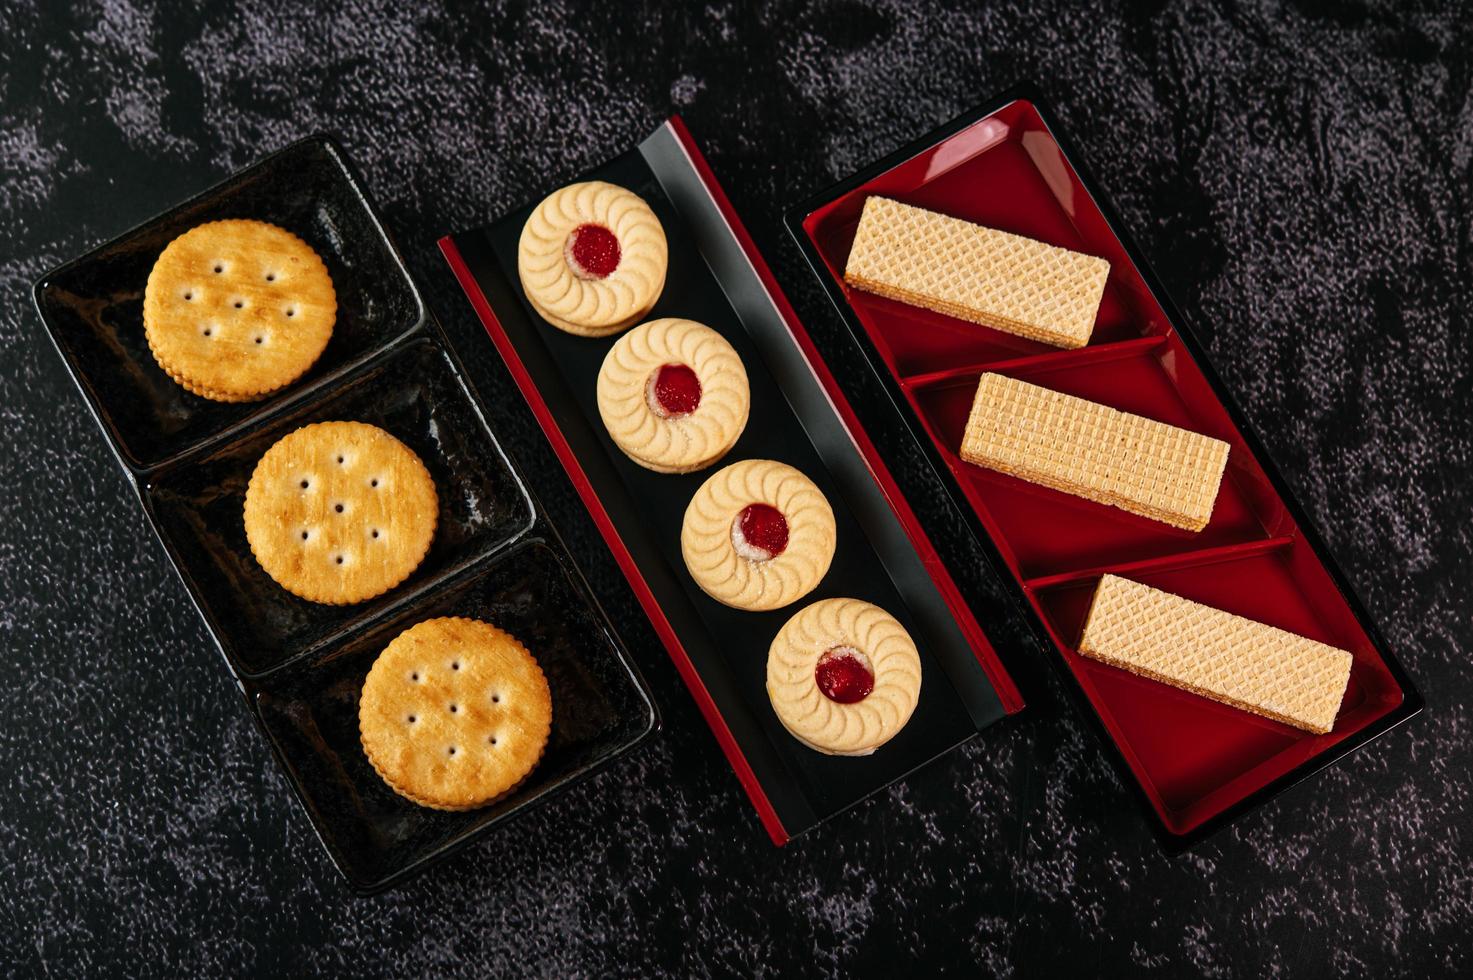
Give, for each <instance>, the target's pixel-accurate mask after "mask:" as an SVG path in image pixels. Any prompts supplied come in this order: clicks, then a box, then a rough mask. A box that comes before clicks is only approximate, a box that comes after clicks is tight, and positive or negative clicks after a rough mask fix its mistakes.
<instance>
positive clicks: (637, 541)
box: [455, 151, 1004, 836]
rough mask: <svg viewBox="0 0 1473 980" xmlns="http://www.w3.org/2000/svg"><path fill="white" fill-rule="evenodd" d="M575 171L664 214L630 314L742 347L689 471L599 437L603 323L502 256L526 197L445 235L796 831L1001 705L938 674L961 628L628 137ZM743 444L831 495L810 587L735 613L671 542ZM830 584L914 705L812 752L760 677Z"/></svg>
mask: <svg viewBox="0 0 1473 980" xmlns="http://www.w3.org/2000/svg"><path fill="white" fill-rule="evenodd" d="M577 179H579V180H607V181H610V182H612V183H615V184H618V185H620V186H623V187H627V188H629V189H630V190H633V191H634V192H635V193H637V194H639V195H640V197H642V198H643V199H644V200H645V201H646V202H647V203H648V204H649V205H650V207H651V208H652V209H653V210H654V212H655V214H656V215H657V216H658V217H659V219H660V221H661V224H662V225H663V226H664V229H665V234H666V237H667V240H668V243H669V269H668V272H667V275H666V283H665V288H664V291H663V292H662V294H661V296H660V298H659V301H658V302H657V303H656V305H655V307H654V309H653V310H651V312H650V313H649V314H648V316H647V317H646V319H647V320H654V319H659V318H661V317H683V318H687V319H692V320H696V321H698V322H701V323H704V324H706V325H708V326H710V327H712V328H713V329H715V330H716V331H717V332H719V333H720V334H721V335H722V336H723V337H725V338H726V339H727V340H728V341H729V342H730V343H731V344H732V346H733V347H734V348H735V349H736V351H737V353H738V354H739V355H740V356H741V358H742V361H743V364H744V365H745V367H746V370H747V375H748V381H749V385H750V392H751V408H750V416H749V419H748V422H747V426H746V428H745V430H744V431H743V434H742V436H741V438H740V439H739V440H738V441H737V443H736V445H735V446H734V447H733V448H732V449H731V451H730V452H729V453H728V454H727V455H726V456H725V457H724V458H723V459H722V460H721V461H719V462H718V463H716V464H714V465H713V466H711V467H709V468H707V469H705V470H702V471H700V472H696V473H690V474H673V475H672V474H660V473H654V472H651V471H650V470H646V469H644V468H643V467H640V466H637V465H636V464H634V463H633V462H631V461H630V460H629V458H628V457H627V456H625V455H624V453H623V452H621V451H620V450H619V449H618V447H617V446H616V445H615V444H614V443H613V441H612V440H611V439H610V438H609V436H608V433H607V431H606V430H605V429H604V427H603V425H602V423H601V421H600V415H599V411H598V406H597V398H596V379H597V377H598V372H599V368H600V366H601V364H602V362H603V359H604V357H605V355H606V354H607V352H608V350H609V347H610V346H611V345H612V344H613V342H614V341H615V340H616V339H617V338H605V339H601V340H600V339H589V338H583V337H577V336H573V335H570V334H567V333H564V332H563V331H560V330H557V329H555V328H553V327H551V326H550V325H548V324H547V323H545V322H544V321H543V320H542V319H541V317H539V316H538V315H537V314H536V312H535V311H534V310H533V309H532V307H531V306H530V305H529V304H528V303H527V300H526V297H525V295H524V293H523V292H522V290H521V288H520V283H519V280H518V275H517V271H516V269H517V244H518V238H519V235H520V232H521V228H522V225H523V223H524V222H525V220H526V218H527V215H528V214H529V213H530V212H531V210H532V207H533V204H528V205H527V206H525V207H523V208H520V209H518V210H516V211H513V212H511V213H510V214H508V215H505V216H504V217H502V218H501V219H499V220H498V221H497V222H496V223H495V224H493V225H491V226H489V227H488V228H486V229H483V230H480V231H472V232H467V233H464V234H461V235H457V236H455V243H456V246H457V248H458V250H459V252H460V255H461V257H462V258H463V260H464V261H465V263H466V265H467V267H468V269H469V270H470V271H471V273H472V274H473V275H474V276H475V278H476V281H477V283H478V284H479V285H480V286H481V289H482V291H483V292H484V294H485V295H486V297H487V299H488V301H489V302H490V303H491V305H492V307H493V309H494V310H495V314H496V317H497V319H498V321H499V323H500V326H501V328H502V330H503V331H505V333H506V334H507V336H508V337H509V338H511V340H512V342H513V343H514V344H515V346H516V348H517V351H518V355H519V357H520V359H521V361H522V363H523V365H524V366H525V367H526V370H527V371H528V372H529V373H530V374H531V375H532V377H533V378H534V379H535V382H536V385H537V388H538V391H539V392H540V393H541V395H542V397H543V399H544V400H545V401H546V403H547V404H548V405H549V407H550V408H551V410H552V411H553V412H554V413H555V415H556V417H557V420H558V425H559V428H560V429H561V431H562V433H563V435H564V437H565V438H566V439H567V440H568V441H569V444H570V446H572V447H573V449H574V451H575V453H576V454H577V457H578V460H579V464H580V466H581V467H582V469H583V471H584V473H585V475H586V476H587V478H588V480H589V481H590V482H591V483H592V484H593V486H594V487H595V488H596V491H597V493H598V497H599V501H600V503H601V504H602V506H603V508H604V509H605V511H606V512H607V513H608V514H609V516H610V518H611V519H612V520H613V522H614V524H615V525H616V526H617V528H618V533H619V536H620V538H621V539H622V540H623V542H624V544H625V546H626V547H627V548H628V549H629V551H630V552H631V554H632V555H634V556H635V559H636V561H637V562H638V564H639V567H640V572H641V574H642V576H643V577H644V579H645V581H646V583H647V584H648V586H649V587H650V589H651V591H652V592H653V593H654V595H655V596H656V597H657V599H658V601H659V605H660V610H661V612H662V614H663V615H664V616H665V617H666V618H667V619H668V620H669V622H670V623H671V625H672V627H673V628H674V630H675V632H676V634H677V635H678V636H679V638H680V643H681V645H682V646H683V648H684V650H685V653H686V655H687V656H688V657H689V659H690V660H691V662H692V663H693V664H694V665H695V667H696V669H697V671H698V672H699V674H700V677H701V682H702V684H703V686H704V687H705V689H706V691H707V692H708V693H709V694H710V696H711V697H712V698H713V700H714V701H715V702H716V704H717V706H718V708H719V710H720V712H721V715H722V720H723V722H724V723H725V725H726V726H727V728H728V729H729V730H730V731H731V732H732V734H733V736H734V737H735V739H736V740H737V742H738V743H739V745H740V746H741V750H742V753H743V755H744V757H745V759H746V761H747V763H748V764H749V765H750V766H751V768H752V770H753V772H754V774H755V775H756V776H757V778H758V780H759V782H760V783H761V785H762V788H763V790H764V792H765V793H766V795H767V797H768V798H769V800H770V801H771V803H772V805H773V807H774V808H775V810H776V811H777V813H778V815H779V817H780V819H781V821H782V824H783V826H784V828H785V829H786V830H787V831H788V833H789V835H790V836H791V835H796V834H798V833H801V832H803V831H804V830H807V829H810V828H811V827H813V826H815V825H816V824H817V823H819V822H820V821H822V820H824V819H827V818H828V817H830V816H833V815H834V814H836V813H838V812H840V811H842V810H844V809H846V808H848V807H849V806H851V805H853V804H855V803H857V802H859V801H860V800H862V799H864V798H865V797H867V796H869V795H871V794H873V793H875V792H877V791H879V790H880V789H882V788H883V787H885V786H886V785H888V784H890V783H892V782H894V781H896V780H898V779H901V778H903V777H904V776H905V775H906V774H907V773H909V772H911V771H912V770H914V769H916V768H917V767H919V766H921V765H923V764H925V763H926V762H929V761H930V760H932V759H934V758H936V757H937V756H939V755H941V754H943V753H944V752H946V751H948V750H949V749H951V748H953V747H955V746H956V745H958V744H960V743H962V742H964V741H966V740H967V739H970V738H972V737H973V736H975V735H976V733H977V731H978V730H979V729H980V728H982V727H985V726H986V725H988V724H990V723H992V722H994V721H996V720H998V719H1000V718H1001V717H1002V716H1003V715H1004V711H1003V709H1002V707H1001V705H1000V703H999V701H998V698H997V696H996V694H995V692H994V691H993V690H992V688H991V686H990V684H989V682H988V680H987V678H986V676H985V674H984V673H983V671H982V669H981V667H980V666H979V665H978V664H977V661H976V659H975V657H974V656H973V654H972V653H971V651H970V650H966V651H965V653H964V654H962V655H960V656H959V657H957V658H955V659H956V660H960V661H961V662H963V663H964V664H965V665H966V667H965V669H966V670H967V671H968V675H967V677H966V679H965V683H966V684H967V685H968V687H969V689H970V690H969V692H968V697H967V698H963V697H962V696H961V695H959V693H958V690H957V684H958V681H957V679H955V678H952V677H949V676H948V673H947V671H946V669H944V668H943V667H942V666H941V664H940V662H939V660H938V658H937V650H938V649H939V648H940V647H941V646H942V645H944V644H950V645H953V646H954V645H956V644H958V643H961V642H962V641H961V640H960V639H959V634H958V633H956V630H957V627H956V624H955V623H954V622H953V621H952V620H951V619H950V618H949V617H948V618H947V620H946V622H945V623H939V622H936V621H933V620H926V619H922V618H921V617H919V616H917V615H916V614H915V613H914V612H913V610H912V609H911V608H910V606H909V605H908V603H907V601H906V599H905V598H904V596H903V594H902V592H901V591H900V589H898V588H897V585H896V583H895V581H894V580H893V579H892V575H894V574H898V573H897V572H896V570H894V569H891V568H888V567H887V566H886V563H885V562H884V561H883V560H882V559H881V558H880V556H879V555H878V554H877V553H876V551H875V548H874V546H873V545H872V543H871V540H870V538H869V535H868V531H867V529H866V528H865V527H864V526H863V525H862V524H861V522H860V521H859V520H858V519H857V518H856V516H855V514H854V512H853V511H852V510H851V508H850V506H849V503H848V501H847V500H846V495H845V488H844V486H842V485H841V484H840V481H838V480H837V479H836V478H835V476H834V474H833V473H831V472H830V470H829V468H828V466H827V464H826V462H825V460H824V457H823V456H822V455H821V454H820V452H819V451H818V449H817V448H816V445H815V442H814V441H813V440H814V439H815V438H817V437H816V436H815V435H814V434H812V433H811V432H809V431H807V430H806V429H805V426H804V424H803V421H802V419H801V417H800V416H798V415H797V414H795V412H794V409H793V408H792V407H791V406H790V404H789V400H788V398H787V396H786V395H785V393H784V391H783V389H782V388H781V387H780V386H779V384H778V382H777V381H776V379H775V378H774V376H773V371H772V370H771V369H770V368H769V365H768V364H767V363H766V362H765V360H764V357H763V355H762V353H761V352H760V351H759V350H758V349H757V347H756V345H755V344H754V342H753V338H752V337H751V336H750V335H749V333H748V331H747V329H746V328H745V327H744V325H743V323H742V321H741V320H740V318H739V317H738V316H737V314H736V312H735V311H734V309H733V307H732V305H731V303H730V302H729V300H728V297H727V294H726V292H725V290H724V285H723V281H722V280H721V279H720V278H719V277H718V276H717V275H716V274H713V270H712V269H711V268H710V267H709V266H708V264H707V258H706V257H704V256H703V254H702V251H701V249H700V248H699V247H698V246H697V244H696V242H695V241H694V240H693V237H692V233H691V231H690V230H689V229H688V228H687V225H686V222H687V220H688V219H687V218H686V217H685V216H684V215H682V214H681V213H680V212H679V211H678V210H677V209H676V206H675V204H674V203H673V202H672V200H671V199H670V197H669V196H668V195H667V194H666V192H665V189H664V188H663V187H662V185H661V183H660V181H659V180H658V179H657V177H656V176H655V174H654V173H653V172H652V171H651V169H650V166H649V165H648V164H647V163H646V161H645V160H644V159H643V158H642V156H641V155H640V154H639V153H638V152H635V151H631V152H629V153H626V154H624V155H622V156H620V157H617V158H615V159H614V160H612V161H610V162H609V163H607V164H605V165H603V166H601V167H599V168H597V169H595V170H593V171H591V172H589V173H587V174H584V175H581V176H580V177H579V178H577ZM534 203H535V202H534ZM795 356H796V355H795ZM806 370H807V369H806V368H805V372H806ZM843 451H845V452H853V451H854V449H853V447H852V444H849V443H846V445H845V447H844V448H843ZM744 459H775V460H780V461H782V462H785V463H788V464H790V465H793V466H795V467H797V468H798V469H800V470H801V471H802V472H803V473H805V474H806V475H807V476H808V477H809V478H811V479H812V480H813V481H814V482H815V483H816V484H817V485H818V486H819V488H820V489H821V490H822V491H823V492H824V495H825V496H826V497H827V498H828V500H829V502H830V504H831V505H832V507H833V510H834V517H835V521H836V525H837V531H838V534H837V546H836V550H835V554H834V558H833V562H832V564H831V566H830V568H829V571H828V573H827V574H826V575H825V577H824V578H823V580H822V581H821V582H820V584H819V585H818V587H817V588H815V589H814V590H813V591H812V592H811V593H809V594H808V595H806V596H804V597H803V598H802V599H800V600H798V601H797V602H795V603H793V604H792V605H789V606H787V607H785V608H782V609H777V610H772V611H767V612H748V611H742V610H737V609H733V608H730V607H728V606H725V605H723V604H722V603H719V602H717V601H716V600H714V599H712V598H711V597H709V596H707V595H706V594H705V593H704V592H702V591H701V589H700V588H699V587H698V586H697V585H696V584H695V582H694V581H693V580H692V578H691V577H690V575H689V573H688V572H687V571H686V569H685V565H684V560H683V558H682V557H681V551H680V535H681V524H682V521H683V517H684V514H685V509H686V506H687V505H688V504H689V502H690V499H691V497H692V496H693V495H694V493H695V492H696V490H697V489H698V488H699V487H700V486H701V484H702V483H704V482H705V480H707V479H708V478H709V477H710V476H711V475H712V474H714V473H715V472H717V471H718V470H719V469H720V468H721V467H723V466H726V465H728V464H730V463H734V462H737V461H739V460H744ZM833 597H856V598H861V599H864V600H866V601H870V602H874V603H876V604H877V605H879V606H881V607H883V608H885V609H886V610H888V611H889V612H890V613H892V614H893V615H894V616H895V617H896V618H897V619H899V620H900V621H901V623H902V624H903V625H904V626H905V627H906V629H907V631H908V632H910V634H911V635H912V636H913V637H915V638H916V640H917V645H918V647H919V649H920V651H921V661H922V675H923V679H922V684H921V693H920V700H919V703H918V705H917V707H916V710H915V713H914V715H913V716H912V717H911V720H910V722H909V723H908V724H907V725H906V726H905V727H904V728H903V729H901V731H900V732H899V733H898V734H897V735H896V736H895V738H894V739H892V740H891V741H890V742H889V743H887V744H886V745H885V746H883V747H882V748H880V749H879V750H877V751H876V752H875V753H874V754H873V755H871V756H867V757H865V758H864V759H862V760H855V759H851V758H844V757H838V756H831V755H826V754H823V753H820V752H816V751H813V750H811V749H809V748H807V747H806V746H804V745H802V744H801V743H799V742H798V741H797V740H796V739H794V738H793V737H792V735H791V734H789V733H788V732H787V730H786V729H785V728H783V726H782V724H781V722H780V721H779V720H778V719H777V716H776V714H775V713H774V712H773V710H772V708H771V703H770V700H769V698H768V696H767V691H766V671H765V664H766V659H767V650H768V647H769V645H770V643H771V641H772V638H773V637H774V636H775V635H776V633H777V631H778V630H779V629H780V628H781V627H782V625H783V624H784V623H785V622H786V621H787V620H788V619H789V618H791V617H792V616H793V615H794V614H795V613H796V612H797V611H798V610H799V609H802V608H803V607H805V606H807V605H809V604H810V603H813V602H817V601H819V600H822V599H826V598H833Z"/></svg>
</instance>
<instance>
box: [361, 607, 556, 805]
mask: <svg viewBox="0 0 1473 980" xmlns="http://www.w3.org/2000/svg"><path fill="white" fill-rule="evenodd" d="M551 731H552V692H551V691H550V690H549V689H548V686H547V678H546V676H544V675H543V673H542V668H541V667H539V666H538V665H537V659H536V658H535V657H533V656H532V654H531V653H530V652H528V650H527V648H526V647H525V646H523V645H522V644H521V643H520V642H519V641H518V640H517V638H516V637H514V636H512V635H511V634H510V633H507V632H506V631H505V630H502V629H498V628H497V627H495V626H492V625H491V624H490V623H484V622H481V621H480V620H476V619H466V618H464V617H459V616H453V617H446V618H441V619H427V620H425V621H424V622H422V623H418V624H416V625H415V626H412V627H410V628H409V629H407V630H405V631H404V632H403V633H400V634H399V635H398V636H396V637H395V638H394V640H393V642H391V643H390V644H389V645H388V646H387V647H385V648H384V652H383V653H381V654H379V657H378V659H377V660H375V661H374V664H373V668H372V669H371V670H369V672H368V677H367V679H365V680H364V682H363V694H362V696H361V697H360V698H359V701H358V732H359V737H360V740H361V741H362V744H363V751H364V754H365V755H367V756H368V761H369V763H371V764H372V765H373V768H374V771H375V772H377V773H378V774H379V776H380V778H382V779H383V781H384V782H386V783H388V785H389V788H390V789H392V790H393V791H394V792H396V793H398V794H399V795H400V796H403V797H406V798H408V799H410V800H413V801H414V802H415V803H418V804H419V805H421V806H427V807H433V808H434V809H437V810H471V809H474V808H476V807H480V806H485V805H486V804H487V803H490V802H491V801H492V800H495V799H496V798H497V797H499V796H503V795H505V794H506V793H507V792H509V791H510V790H512V789H514V788H515V787H516V786H517V785H518V784H519V783H521V782H522V781H523V780H524V779H526V778H527V774H528V773H530V772H531V771H532V770H533V769H534V768H536V766H537V763H538V762H539V761H540V760H541V758H542V753H543V750H544V749H545V748H546V746H547V739H548V736H549V734H550V733H551Z"/></svg>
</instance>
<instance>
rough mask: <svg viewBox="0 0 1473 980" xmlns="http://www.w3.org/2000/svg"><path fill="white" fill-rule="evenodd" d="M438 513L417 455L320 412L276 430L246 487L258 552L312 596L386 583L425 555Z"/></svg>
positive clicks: (375, 431) (250, 535)
mask: <svg viewBox="0 0 1473 980" xmlns="http://www.w3.org/2000/svg"><path fill="white" fill-rule="evenodd" d="M438 519H439V501H438V498H437V497H436V494H435V484H434V481H433V480H431V478H430V474H429V471H427V470H426V469H425V467H424V463H422V462H420V459H419V457H418V456H416V455H415V454H414V451H413V450H411V449H410V448H409V447H408V446H406V445H404V443H402V442H400V441H399V440H398V439H395V438H394V437H393V436H391V435H389V434H388V433H387V432H385V431H384V430H383V429H380V428H378V427H377V426H372V425H368V424H366V423H363V422H319V423H317V424H315V425H308V426H304V427H303V428H300V429H297V430H296V431H295V432H292V433H290V434H288V435H286V436H284V437H282V438H281V439H279V440H277V442H276V443H275V444H274V445H273V446H272V447H271V448H270V449H268V450H267V451H266V454H265V455H264V456H262V457H261V461H260V462H259V463H257V464H256V469H255V472H253V473H252V474H251V482H250V485H249V486H248V487H247V489H246V497H245V530H246V538H247V540H248V541H249V542H250V546H251V552H252V554H254V555H255V556H256V561H257V562H259V563H260V565H261V567H262V568H263V569H265V571H266V574H268V575H270V576H271V577H272V578H273V579H275V580H276V582H277V584H279V585H280V586H281V587H282V588H284V589H286V590H287V591H288V592H291V593H293V594H295V595H298V596H301V597H302V598H303V599H310V600H311V601H313V602H322V603H331V604H347V603H354V602H362V601H363V600H365V599H371V598H373V597H374V596H376V595H380V594H382V593H384V592H387V591H388V590H389V589H392V588H393V587H394V586H396V585H398V584H399V583H400V582H402V581H404V580H405V579H406V578H408V577H409V574H410V573H411V572H413V571H414V570H415V568H417V567H418V566H419V563H420V562H421V561H423V560H424V556H425V554H426V552H428V551H429V548H430V542H431V541H433V540H434V537H435V525H436V523H437V521H438Z"/></svg>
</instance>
